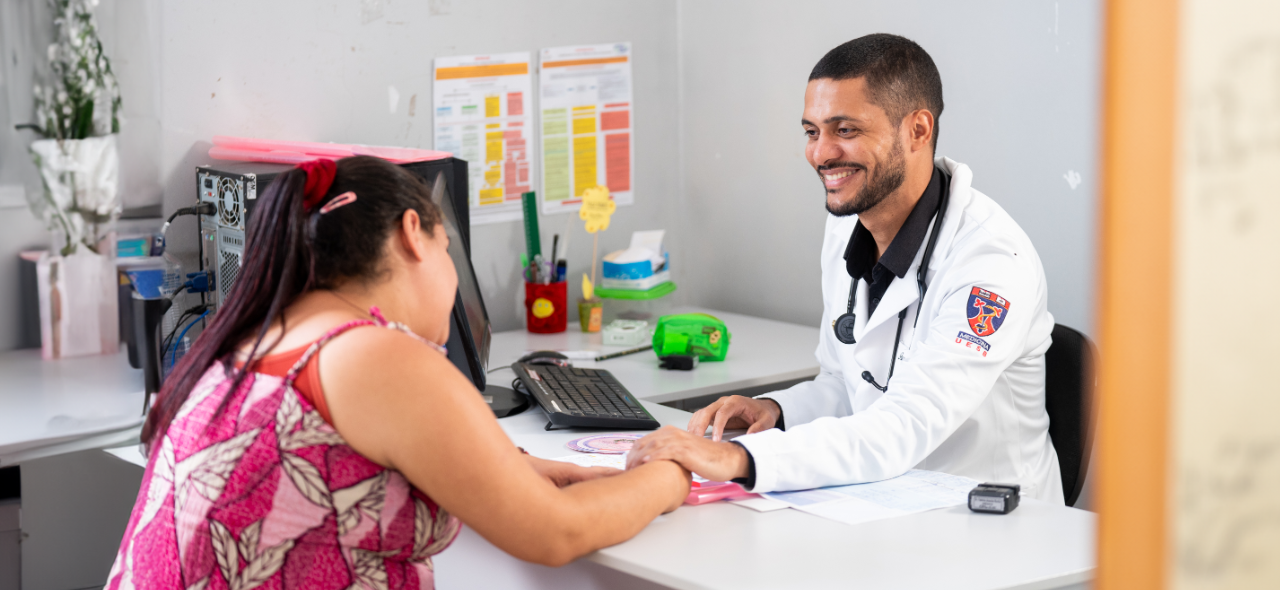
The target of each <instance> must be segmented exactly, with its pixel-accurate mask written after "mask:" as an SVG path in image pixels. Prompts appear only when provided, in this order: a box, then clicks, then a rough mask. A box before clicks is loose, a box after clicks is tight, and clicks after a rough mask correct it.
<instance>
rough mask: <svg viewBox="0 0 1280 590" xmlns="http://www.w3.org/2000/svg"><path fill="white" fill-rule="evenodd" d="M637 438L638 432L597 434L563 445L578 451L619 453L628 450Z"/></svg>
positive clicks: (607, 453) (638, 438)
mask: <svg viewBox="0 0 1280 590" xmlns="http://www.w3.org/2000/svg"><path fill="white" fill-rule="evenodd" d="M637 440H640V435H638V434H597V435H595V436H584V437H582V438H579V439H574V440H571V441H569V442H568V443H566V444H565V446H566V447H569V448H570V449H572V450H574V451H578V452H579V453H602V454H605V455H621V454H623V453H626V452H627V451H630V450H631V447H633V446H635V444H636V441H637Z"/></svg>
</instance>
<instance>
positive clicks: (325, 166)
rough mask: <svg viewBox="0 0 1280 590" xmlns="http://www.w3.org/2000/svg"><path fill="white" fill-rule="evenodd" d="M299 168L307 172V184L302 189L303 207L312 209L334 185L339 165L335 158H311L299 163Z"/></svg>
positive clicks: (308, 209)
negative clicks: (334, 161) (334, 160)
mask: <svg viewBox="0 0 1280 590" xmlns="http://www.w3.org/2000/svg"><path fill="white" fill-rule="evenodd" d="M298 169H299V170H302V171H303V172H306V173H307V184H306V186H305V187H304V188H303V189H302V207H303V208H304V209H306V210H307V211H312V210H314V209H315V208H316V205H318V204H320V201H321V200H322V199H324V196H325V195H326V194H328V192H329V188H330V187H332V186H333V177H334V176H335V175H337V173H338V167H337V166H336V165H335V164H334V163H333V160H311V161H309V162H303V163H301V164H298Z"/></svg>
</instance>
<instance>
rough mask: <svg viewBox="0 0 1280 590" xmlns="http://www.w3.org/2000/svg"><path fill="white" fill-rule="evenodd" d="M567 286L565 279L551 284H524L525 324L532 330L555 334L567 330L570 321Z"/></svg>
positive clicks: (535, 332) (539, 332)
mask: <svg viewBox="0 0 1280 590" xmlns="http://www.w3.org/2000/svg"><path fill="white" fill-rule="evenodd" d="M567 286H568V283H567V282H565V281H560V282H559V283H551V284H550V285H545V284H542V283H525V284H524V317H525V326H526V328H527V329H528V330H529V331H530V332H533V333H534V334H555V333H557V332H563V331H564V330H565V326H566V325H567V324H568V321H569V312H568V307H569V305H568V303H567V302H566V301H567V297H566V295H565V293H566V291H567Z"/></svg>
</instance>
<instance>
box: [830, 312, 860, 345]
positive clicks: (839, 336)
mask: <svg viewBox="0 0 1280 590" xmlns="http://www.w3.org/2000/svg"><path fill="white" fill-rule="evenodd" d="M857 321H858V320H857V317H855V316H854V315H853V314H852V313H844V314H841V315H840V317H838V318H836V321H834V322H831V327H832V328H833V329H834V330H835V332H836V340H839V341H840V342H841V343H843V344H856V343H857V342H858V340H857V339H856V338H854V337H853V326H854V324H856V323H857Z"/></svg>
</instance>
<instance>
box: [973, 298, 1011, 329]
mask: <svg viewBox="0 0 1280 590" xmlns="http://www.w3.org/2000/svg"><path fill="white" fill-rule="evenodd" d="M1009 305H1010V303H1009V300H1007V299H1005V298H1004V297H1001V296H999V295H996V294H995V293H992V292H991V291H988V290H986V289H983V288H981V287H974V288H973V290H972V291H970V292H969V306H968V308H969V327H970V328H973V333H974V334H977V335H978V336H990V335H992V334H995V333H996V330H999V329H1000V325H1001V324H1003V323H1004V319H1005V317H1007V316H1008V315H1009Z"/></svg>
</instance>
